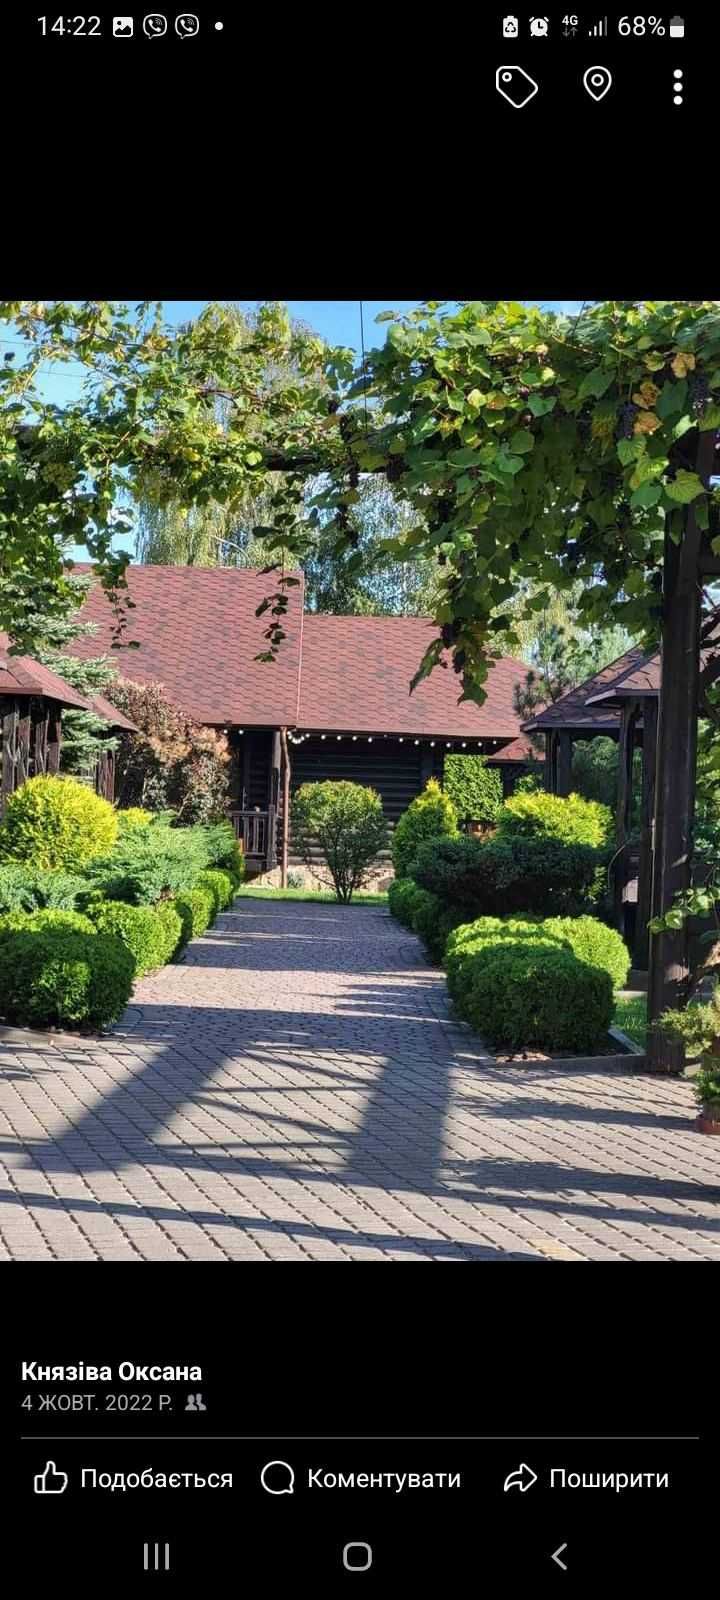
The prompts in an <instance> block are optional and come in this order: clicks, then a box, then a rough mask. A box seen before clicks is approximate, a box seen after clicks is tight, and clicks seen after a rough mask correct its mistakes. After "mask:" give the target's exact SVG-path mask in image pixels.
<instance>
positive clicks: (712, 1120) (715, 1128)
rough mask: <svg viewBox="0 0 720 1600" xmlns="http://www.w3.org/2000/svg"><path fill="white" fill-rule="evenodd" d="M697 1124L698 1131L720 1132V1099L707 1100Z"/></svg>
mask: <svg viewBox="0 0 720 1600" xmlns="http://www.w3.org/2000/svg"><path fill="white" fill-rule="evenodd" d="M695 1126H696V1128H697V1130H698V1133H720V1100H706V1102H705V1104H704V1105H703V1106H702V1107H701V1109H700V1115H699V1116H698V1118H697V1121H696V1124H695Z"/></svg>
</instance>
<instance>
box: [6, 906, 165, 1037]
mask: <svg viewBox="0 0 720 1600" xmlns="http://www.w3.org/2000/svg"><path fill="white" fill-rule="evenodd" d="M133 974H134V961H133V958H132V956H131V954H130V951H129V950H128V949H127V948H126V946H125V945H124V944H123V943H122V940H121V939H116V938H114V937H113V936H112V935H110V934H102V933H96V932H94V931H93V933H91V934H89V933H74V932H70V931H68V930H67V929H65V928H59V927H55V928H50V927H48V928H46V929H45V931H44V932H35V933H30V932H27V931H23V932H18V933H13V934H9V935H8V936H7V937H6V938H3V939H0V1014H1V1015H2V1016H3V1017H4V1018H5V1021H6V1022H11V1023H31V1024H33V1025H35V1026H36V1027H41V1026H46V1027H48V1026H51V1027H57V1026H62V1025H65V1026H68V1025H75V1026H77V1025H78V1024H81V1025H83V1024H85V1025H87V1026H89V1027H102V1026H104V1025H105V1024H106V1023H109V1022H115V1021H116V1019H117V1018H118V1017H119V1016H120V1014H121V1012H122V1011H123V1009H124V1007H125V1006H126V1005H127V1002H128V1000H129V998H130V994H131V992H132V983H133Z"/></svg>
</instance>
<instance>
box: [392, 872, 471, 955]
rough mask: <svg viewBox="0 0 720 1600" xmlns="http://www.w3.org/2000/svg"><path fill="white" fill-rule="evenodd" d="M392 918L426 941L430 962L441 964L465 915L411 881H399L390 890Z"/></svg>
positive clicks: (404, 879) (406, 879)
mask: <svg viewBox="0 0 720 1600" xmlns="http://www.w3.org/2000/svg"><path fill="white" fill-rule="evenodd" d="M388 906H389V909H390V912H391V915H392V916H394V917H395V918H396V919H397V921H398V922H401V923H402V924H403V926H404V927H406V928H412V930H413V932H414V933H417V934H418V935H419V937H420V938H421V939H422V940H423V942H424V944H425V946H426V948H427V952H428V955H429V956H430V958H431V960H433V961H435V962H438V963H439V962H441V961H442V958H443V954H444V951H445V944H446V941H447V937H448V934H449V933H450V932H451V931H452V929H453V928H455V927H457V924H458V922H459V921H462V919H463V917H464V915H465V913H464V912H463V911H461V910H460V909H459V908H457V907H456V908H448V907H446V906H444V905H443V903H442V901H441V900H438V898H437V895H434V894H429V893H428V891H427V890H426V889H421V888H419V886H418V884H416V883H415V882H414V880H413V879H412V878H396V880H395V882H394V883H391V885H390V888H389V889H388Z"/></svg>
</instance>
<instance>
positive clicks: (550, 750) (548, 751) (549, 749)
mask: <svg viewBox="0 0 720 1600" xmlns="http://www.w3.org/2000/svg"><path fill="white" fill-rule="evenodd" d="M555 738H556V735H555V729H554V728H548V731H547V733H546V735H545V788H546V790H547V792H548V794H555V792H556V790H555V773H556V765H555Z"/></svg>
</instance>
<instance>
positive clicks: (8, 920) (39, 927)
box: [0, 909, 95, 939]
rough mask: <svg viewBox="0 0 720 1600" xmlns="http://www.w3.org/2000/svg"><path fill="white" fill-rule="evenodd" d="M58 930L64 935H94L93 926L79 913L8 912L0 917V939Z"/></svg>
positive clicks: (54, 911) (50, 911) (53, 911)
mask: <svg viewBox="0 0 720 1600" xmlns="http://www.w3.org/2000/svg"><path fill="white" fill-rule="evenodd" d="M48 929H59V930H60V931H61V932H62V931H64V932H65V933H94V932H95V927H94V924H93V923H92V922H91V921H90V918H89V917H85V916H83V915H82V913H81V912H80V911H57V910H54V909H49V910H47V911H8V912H6V913H5V915H4V916H2V917H0V939H4V938H5V937H6V936H7V935H8V934H10V933H45V932H46V931H47V930H48Z"/></svg>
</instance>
